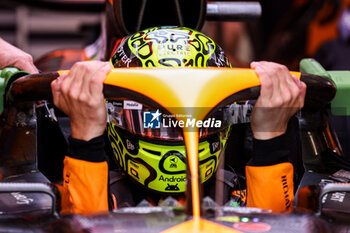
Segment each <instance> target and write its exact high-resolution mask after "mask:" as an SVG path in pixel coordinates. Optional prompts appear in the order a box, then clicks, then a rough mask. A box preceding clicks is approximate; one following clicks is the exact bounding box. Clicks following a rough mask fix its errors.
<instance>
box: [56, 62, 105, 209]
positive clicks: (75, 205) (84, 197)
mask: <svg viewBox="0 0 350 233" xmlns="http://www.w3.org/2000/svg"><path fill="white" fill-rule="evenodd" d="M110 69H111V67H110V64H109V63H108V62H107V63H106V62H97V61H94V62H79V63H76V64H75V65H74V66H73V67H72V69H71V70H70V72H69V74H65V73H63V74H62V75H61V76H60V77H59V78H58V79H56V80H55V81H53V82H52V83H51V89H52V94H53V99H54V104H55V106H57V107H58V108H60V109H61V110H62V111H63V112H64V113H65V114H67V116H69V118H70V122H71V130H72V134H71V138H70V140H69V148H68V155H67V156H66V157H65V159H64V171H63V186H62V187H59V189H60V191H61V195H62V201H61V205H62V211H61V213H62V214H65V213H79V214H89V213H96V212H101V211H108V164H107V158H106V155H105V152H104V140H103V133H104V131H105V127H106V119H107V112H106V108H105V103H104V97H103V81H104V79H105V77H106V75H107V74H108V72H109V71H110Z"/></svg>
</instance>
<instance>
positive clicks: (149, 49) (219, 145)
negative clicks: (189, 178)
mask: <svg viewBox="0 0 350 233" xmlns="http://www.w3.org/2000/svg"><path fill="white" fill-rule="evenodd" d="M110 62H111V63H112V64H113V66H114V68H118V67H209V66H214V67H230V66H231V65H230V63H229V61H228V59H227V57H226V56H225V54H224V52H223V50H222V49H221V48H220V47H219V46H218V45H217V44H215V43H214V41H213V40H212V39H211V38H209V37H207V36H206V35H204V34H202V33H200V32H198V31H195V30H192V29H189V28H185V27H152V28H148V29H146V30H142V31H139V32H136V33H134V34H132V35H130V36H127V37H125V38H123V39H121V40H120V41H118V42H117V43H116V46H115V48H114V50H113V52H112V55H111V58H110ZM106 106H107V111H108V124H107V134H108V138H109V141H110V144H111V147H112V149H113V153H114V157H115V160H116V162H117V164H119V166H120V167H121V168H122V169H123V170H124V172H125V173H126V174H127V175H128V176H129V177H130V178H131V179H132V180H134V181H136V182H137V183H139V184H141V185H143V186H144V187H146V188H148V189H150V190H153V191H157V192H161V193H163V194H164V193H168V194H177V193H179V194H181V193H183V192H185V188H186V149H185V145H184V141H183V132H182V129H181V128H180V127H179V126H178V125H177V126H176V127H175V126H174V125H175V124H173V127H169V124H170V125H171V122H172V121H176V119H175V117H174V116H172V115H170V114H165V113H163V115H161V114H160V113H159V110H158V109H154V108H152V106H146V105H144V104H142V103H138V102H135V101H131V100H108V101H107V102H106ZM152 116H153V117H155V118H156V120H157V121H155V124H158V125H157V126H158V127H148V126H149V125H147V124H146V121H149V120H150V117H152ZM229 116H230V111H229V108H227V109H226V108H222V109H220V110H218V111H215V112H214V113H212V114H211V115H210V116H208V117H207V118H206V119H204V121H203V126H204V125H205V122H207V126H208V127H201V128H200V129H199V137H200V140H199V151H198V154H199V169H200V175H201V182H202V183H204V182H206V181H208V180H209V179H210V178H211V177H212V176H213V174H215V172H216V170H217V167H218V163H219V160H220V157H221V155H222V154H223V153H224V149H225V146H226V141H227V138H228V136H229V132H230V117H229ZM231 116H232V115H231ZM153 117H152V118H153ZM162 120H163V121H162ZM218 120H220V125H219V124H217V125H216V123H217V122H218ZM213 121H216V122H213ZM148 123H149V122H148ZM152 126H153V125H152Z"/></svg>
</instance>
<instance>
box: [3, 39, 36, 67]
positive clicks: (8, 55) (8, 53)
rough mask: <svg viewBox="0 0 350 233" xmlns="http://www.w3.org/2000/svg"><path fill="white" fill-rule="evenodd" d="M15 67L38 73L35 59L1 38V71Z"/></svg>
mask: <svg viewBox="0 0 350 233" xmlns="http://www.w3.org/2000/svg"><path fill="white" fill-rule="evenodd" d="M7 66H13V67H16V68H18V69H20V70H24V71H27V72H29V73H38V70H37V68H36V67H35V66H34V64H33V58H32V56H31V55H29V54H28V53H25V52H23V51H22V50H20V49H18V48H16V47H14V46H13V45H11V44H9V43H7V42H6V41H4V40H3V39H1V38H0V69H3V68H5V67H7Z"/></svg>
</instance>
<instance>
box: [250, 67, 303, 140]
mask: <svg viewBox="0 0 350 233" xmlns="http://www.w3.org/2000/svg"><path fill="white" fill-rule="evenodd" d="M250 66H251V68H253V69H255V73H256V74H257V75H258V77H259V79H260V82H261V90H260V96H259V98H258V99H257V101H256V104H255V107H254V109H253V113H252V119H251V128H252V131H253V135H254V137H255V138H256V139H260V140H267V139H271V138H274V137H277V136H280V135H282V134H284V133H285V132H286V130H287V126H288V121H289V119H290V118H291V117H292V116H293V115H294V114H295V113H296V112H297V111H298V110H299V109H301V108H302V107H303V106H304V99H305V93H306V85H305V83H304V82H302V81H300V80H299V79H298V78H297V77H295V76H292V75H291V74H290V73H289V71H288V69H287V67H285V66H283V65H280V64H277V63H273V62H265V61H263V62H252V63H251V65H250Z"/></svg>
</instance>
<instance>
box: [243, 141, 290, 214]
mask: <svg viewBox="0 0 350 233" xmlns="http://www.w3.org/2000/svg"><path fill="white" fill-rule="evenodd" d="M290 153H291V152H290V150H289V146H288V138H287V136H286V135H285V134H284V135H281V136H278V137H276V138H273V139H270V140H257V139H253V156H252V159H251V160H250V161H249V162H248V164H247V166H246V178H247V206H248V207H259V208H264V209H271V210H272V211H276V212H283V211H291V210H292V202H293V199H294V193H293V165H292V164H291V163H290V162H288V158H289V155H290Z"/></svg>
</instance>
